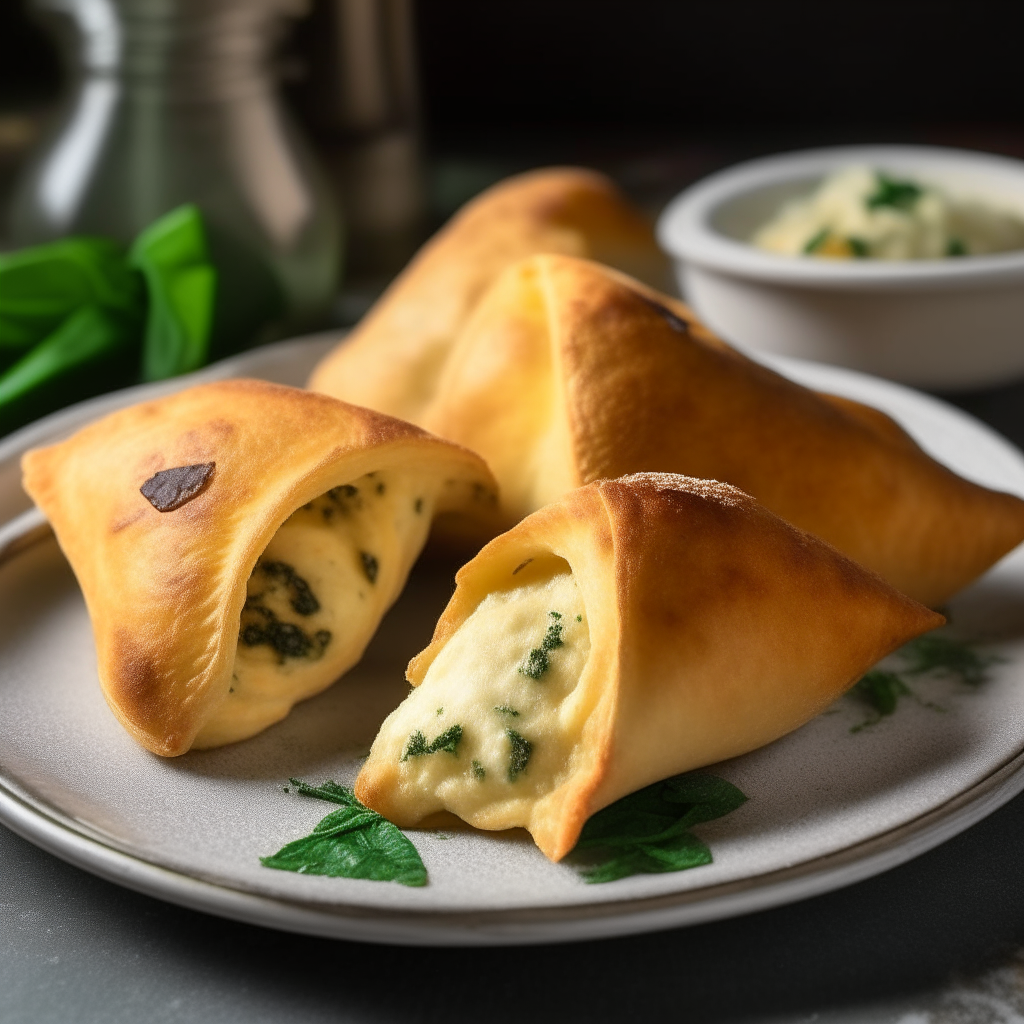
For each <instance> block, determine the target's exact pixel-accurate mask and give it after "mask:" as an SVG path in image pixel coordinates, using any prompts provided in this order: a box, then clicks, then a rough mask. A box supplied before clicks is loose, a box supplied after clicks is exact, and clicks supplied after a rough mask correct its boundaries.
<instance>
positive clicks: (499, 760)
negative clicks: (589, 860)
mask: <svg viewBox="0 0 1024 1024" xmlns="http://www.w3.org/2000/svg"><path fill="white" fill-rule="evenodd" d="M456 579H457V589H456V591H455V594H454V596H453V597H452V599H451V602H450V604H449V605H448V607H447V608H446V610H445V612H444V614H443V615H442V616H441V619H440V621H439V622H438V624H437V628H436V630H435V632H434V638H433V642H432V643H431V644H430V646H429V647H428V648H427V649H426V650H425V651H423V652H422V653H421V654H419V655H418V656H417V657H416V658H414V659H413V660H412V662H411V663H410V665H409V671H408V674H407V675H408V679H409V681H410V682H411V683H412V684H413V685H414V687H415V689H414V690H413V692H412V693H411V694H410V696H409V697H408V698H407V699H406V700H405V701H404V703H402V704H401V705H400V706H399V707H398V709H397V710H396V711H394V712H393V713H392V714H391V716H390V717H389V718H388V719H387V720H386V721H385V722H384V725H383V726H382V727H381V730H380V733H379V734H378V736H377V739H376V741H375V742H374V744H373V748H372V750H371V752H370V757H369V759H368V761H367V762H366V764H365V765H364V767H363V769H362V771H361V772H360V775H359V778H358V780H357V781H356V787H355V791H356V795H357V796H358V797H359V799H360V800H362V801H363V803H365V804H366V805H367V806H368V807H372V808H373V809H374V810H376V811H379V812H380V813H381V814H383V815H385V816H386V817H387V818H389V819H390V820H391V821H393V822H395V824H397V825H400V826H412V825H415V824H417V823H419V822H421V821H423V819H424V818H427V817H429V816H430V815H431V814H434V813H436V812H438V811H450V812H454V813H455V814H457V815H459V816H460V817H461V818H463V819H464V820H465V821H467V822H469V823H470V824H472V825H474V826H476V827H478V828H484V829H505V828H512V827H515V826H522V827H525V828H527V829H529V831H530V832H531V833H532V835H533V837H534V839H535V840H536V842H537V845H538V846H539V847H540V848H541V850H543V852H544V853H545V854H546V855H547V856H548V857H550V858H551V859H552V860H559V859H560V858H561V857H563V856H564V855H565V854H566V853H568V852H569V851H570V850H571V849H572V848H573V846H574V845H575V844H576V840H577V838H578V836H579V833H580V829H581V828H582V827H583V824H584V822H585V821H586V820H587V818H589V817H590V816H591V815H592V814H594V813H595V812H596V811H598V810H600V809H601V808H602V807H605V806H607V805H608V804H610V803H612V802H614V801H615V800H617V799H619V798H620V797H622V796H624V795H626V794H627V793H631V792H633V791H634V790H637V789H640V788H642V787H643V786H646V785H649V784H650V783H652V782H655V781H657V780H659V779H663V778H666V777H668V776H671V775H675V774H677V773H679V772H685V771H688V770H690V769H692V768H698V767H700V766H702V765H707V764H711V763H713V762H716V761H720V760H722V759H724V758H728V757H734V756H736V755H739V754H743V753H745V752H747V751H750V750H753V749H755V748H757V747H760V746H763V745H764V744H766V743H770V742H771V741H772V740H775V739H777V738H778V737H780V736H782V735H784V734H785V733H787V732H790V731H791V730H793V729H796V728H797V727H798V726H800V725H802V724H803V723H804V722H806V721H808V720H809V719H810V718H812V717H813V716H815V715H817V714H818V713H819V712H820V711H822V710H823V709H824V708H826V707H827V706H828V705H829V704H830V703H831V702H832V701H834V700H835V699H836V698H837V697H838V696H839V695H840V694H842V693H843V692H844V691H845V690H846V689H847V688H848V687H849V686H850V685H851V684H852V683H853V682H855V681H856V680H857V679H858V678H859V677H860V676H861V675H862V674H863V673H864V671H865V670H866V669H868V668H869V667H870V666H871V665H872V664H874V663H875V662H876V661H877V660H878V659H879V658H881V657H883V656H884V655H886V654H888V653H889V652H890V651H892V650H893V649H894V648H896V647H898V646H899V645H901V644H903V643H904V642H906V641H907V640H909V639H911V638H912V637H914V636H916V635H918V634H919V633H922V632H924V631H925V630H929V629H932V628H934V627H936V626H939V625H941V624H942V622H943V621H944V620H943V618H942V616H940V615H937V614H936V613H934V612H932V611H929V610H928V609H927V608H924V607H923V606H921V605H919V604H917V603H916V602H915V601H912V600H911V599H910V598H908V597H906V596H904V595H903V594H900V593H899V592H898V591H896V590H895V589H893V588H892V587H890V586H889V585H888V584H887V583H885V582H884V581H883V580H882V579H880V578H879V577H878V576H876V575H874V574H873V573H870V572H868V571H866V570H865V569H862V568H861V567H860V566H858V565H856V564H855V563H853V562H851V561H850V560H849V559H847V558H845V557H844V556H843V555H841V554H839V553H838V552H837V551H835V550H834V549H833V548H831V547H829V546H828V545H827V544H824V543H822V542H821V541H820V540H818V539H817V538H815V537H812V536H810V535H808V534H806V533H803V532H801V531H799V530H796V529H795V528H793V527H792V526H790V525H789V524H788V523H785V522H783V521H782V520H781V519H779V518H778V517H776V516H774V515H772V513H770V512H768V511H767V510H765V509H764V508H762V507H761V506H760V505H758V503H757V502H755V501H754V500H753V499H752V498H750V497H749V496H748V495H746V494H744V493H743V492H742V491H739V490H737V489H736V488H734V487H730V486H727V485H724V484H720V483H716V482H714V481H708V480H694V479H689V478H686V477H680V476H671V475H667V474H638V475H636V476H631V477H624V478H623V479H620V480H611V481H600V482H597V483H593V484H590V485H588V486H586V487H583V488H581V489H579V490H576V491H573V492H572V493H570V494H569V495H567V496H566V497H565V498H563V499H562V500H560V501H558V502H555V503H554V504H552V505H549V506H548V507H546V508H544V509H541V510H540V511H539V512H536V513H534V514H533V515H531V516H530V517H529V518H527V519H525V520H523V522H521V523H519V525H518V526H516V527H514V528H513V529H512V530H510V531H509V532H508V533H505V534H502V535H501V536H500V537H497V538H496V539H495V540H493V541H491V543H489V544H488V545H487V546H486V547H485V548H484V549H483V550H482V551H481V552H480V553H479V554H478V555H477V557H476V558H474V559H473V560H472V561H471V562H469V563H468V564H467V565H465V566H464V567H463V568H462V569H461V570H460V571H459V574H458V576H457V577H456Z"/></svg>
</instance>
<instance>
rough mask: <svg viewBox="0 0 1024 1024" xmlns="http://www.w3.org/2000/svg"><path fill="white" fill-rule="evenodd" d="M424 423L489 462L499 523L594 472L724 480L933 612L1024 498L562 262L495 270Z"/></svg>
mask: <svg viewBox="0 0 1024 1024" xmlns="http://www.w3.org/2000/svg"><path fill="white" fill-rule="evenodd" d="M422 422H423V425H424V426H425V427H426V428H427V429H428V430H431V431H433V432H434V433H437V434H439V435H441V436H442V437H448V438H450V439H452V440H454V441H457V442H459V443H460V444H464V445H466V446H467V447H469V448H472V449H473V450H474V451H477V452H479V453H480V454H481V455H482V456H483V457H484V458H485V459H486V460H487V462H488V464H489V465H490V467H491V469H492V470H493V471H494V473H495V475H496V477H497V478H498V481H499V483H500V485H501V490H502V502H503V510H504V513H505V518H506V522H507V523H512V522H515V521H517V520H518V519H520V518H521V517H522V516H524V515H527V514H528V513H530V512H532V511H533V510H535V509H537V508H540V507H542V506H543V505H545V504H547V503H548V502H550V501H553V500H555V499H556V498H557V497H559V495H561V494H563V493H565V492H566V491H567V490H568V489H570V488H572V487H577V486H580V485H581V484H585V483H588V482H589V481H591V480H596V479H600V478H603V477H607V478H612V477H617V476H621V475H623V474H625V473H632V472H639V471H652V470H653V471H659V472H672V473H683V474H686V475H689V476H695V477H705V478H709V479H718V480H724V481H727V482H729V483H731V484H734V485H736V486H737V487H740V488H742V489H743V490H744V491H746V492H747V493H748V494H751V495H753V496H754V497H755V498H756V499H757V500H758V501H759V502H761V503H762V504H763V505H765V506H766V507H767V508H769V509H770V510H771V511H773V512H775V513H776V514H777V515H779V516H781V517H782V518H783V519H786V520H788V521H789V522H791V523H793V524H794V525H795V526H798V527H800V528H801V529H804V530H808V531H809V532H811V533H814V534H816V535H817V536H819V537H821V538H823V539H824V540H826V541H828V542H829V543H831V544H833V545H835V547H837V548H838V549H839V550H840V551H842V552H844V553H845V554H847V555H849V556H850V557H851V558H853V559H855V560H856V561H858V562H860V563H861V564H862V565H865V566H867V567H868V568H870V569H873V570H874V571H876V572H878V573H879V574H880V575H882V576H884V577H885V578H886V579H887V580H888V581H889V582H890V583H892V584H893V585H894V586H896V587H897V588H898V589H900V590H902V591H903V592H904V593H906V594H909V595H910V596H911V597H913V598H915V599H917V600H919V601H922V602H924V603H925V604H928V605H931V606H933V607H934V606H936V605H937V604H940V603H941V602H943V601H945V600H946V599H947V598H948V597H949V596H950V595H952V594H953V593H955V592H956V591H957V590H959V589H960V588H962V587H964V586H965V585H966V584H968V583H969V582H970V581H971V580H973V579H975V578H976V577H977V576H979V575H980V574H981V573H982V572H984V571H985V570H986V569H988V568H989V567H990V566H991V565H992V564H993V563H994V562H996V561H997V560H998V559H999V558H1000V557H1002V556H1003V555H1004V554H1006V553H1007V552H1008V551H1010V550H1012V549H1013V548H1014V547H1016V545H1017V544H1018V543H1020V541H1021V540H1022V539H1024V502H1022V501H1021V500H1020V499H1019V498H1017V497H1014V496H1012V495H1009V494H1003V493H999V492H996V491H991V490H988V489H986V488H984V487H980V486H977V485H975V484H973V483H970V482H968V481H966V480H964V479H962V478H961V477H959V476H957V475H956V474H954V473H952V472H950V471H949V470H948V469H946V468H945V467H943V466H942V465H940V464H939V463H938V462H936V461H935V460H934V459H932V458H930V457H929V456H928V455H926V454H925V453H924V452H923V451H922V450H921V449H920V448H919V447H918V446H917V445H916V444H915V443H914V441H913V440H912V439H911V438H910V437H909V436H908V435H907V434H906V433H905V432H904V431H903V430H902V429H901V428H900V427H899V426H898V425H897V424H896V423H895V422H894V421H893V420H891V419H890V418H889V417H888V416H886V415H885V414H883V413H881V412H879V411H878V410H876V409H873V408H870V407H868V406H865V405H861V404H860V403H858V402H854V401H850V400H849V399H846V398H838V397H835V396H832V395H826V394H819V393H817V392H814V391H810V390H809V389H807V388H804V387H801V386H800V385H799V384H795V383H793V382H791V381H789V380H786V379H785V378H783V377H781V376H779V375H778V374H776V373H773V372H772V371H771V370H769V369H767V368H766V367H764V366H761V365H760V364H758V363H755V362H753V361H752V360H750V359H748V358H746V357H745V356H743V355H741V354H740V353H739V352H737V351H735V350H734V349H732V348H730V347H729V346H728V345H726V344H725V343H724V342H723V341H721V340H720V339H718V338H716V337H715V336H714V335H713V334H711V332H710V331H708V330H707V329H706V328H704V327H703V326H702V325H701V324H700V323H699V322H698V321H697V320H696V318H695V317H694V315H693V313H692V312H691V311H690V310H689V309H688V308H687V307H686V306H685V305H684V304H683V303H681V302H679V301H678V300H675V299H671V298H669V297H667V296H664V295H659V294H658V293H656V292H653V291H651V290H650V289H648V288H646V287H645V286H643V285H642V284H640V283H639V282H636V281H633V280H631V279H629V278H627V277H625V276H624V275H621V274H618V273H616V272H614V271H612V270H609V269H608V268H606V267H602V266H599V265H597V264H595V263H592V262H589V261H585V260H578V259H573V258H570V257H565V256H554V255H542V256H535V257H532V258H530V259H527V260H523V261H522V262H520V263H519V264H517V265H516V266H515V267H512V268H510V269H509V270H508V271H506V273H505V274H504V275H503V276H502V278H501V279H500V280H499V281H498V282H497V283H496V284H495V285H494V287H493V288H492V289H491V290H490V292H489V293H488V294H487V296H486V297H485V298H484V299H483V300H482V301H481V303H480V304H479V306H478V307H477V309H476V311H475V313H474V316H473V317H472V319H471V320H470V322H469V323H468V324H467V326H466V328H465V330H464V331H463V332H462V335H461V336H460V338H459V341H458V343H457V345H456V347H455V349H454V351H453V352H452V355H451V357H450V359H449V362H448V366H447V368H446V370H445V373H444V375H443V377H442V379H441V380H440V382H439V384H438V388H437V393H436V395H435V398H434V400H433V401H432V403H431V405H430V407H429V408H428V409H427V410H426V412H425V414H424V416H423V418H422Z"/></svg>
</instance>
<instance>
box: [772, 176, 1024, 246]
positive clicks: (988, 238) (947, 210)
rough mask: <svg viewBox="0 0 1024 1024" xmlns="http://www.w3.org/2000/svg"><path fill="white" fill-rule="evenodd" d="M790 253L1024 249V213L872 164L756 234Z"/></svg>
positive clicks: (829, 183) (790, 207)
mask: <svg viewBox="0 0 1024 1024" xmlns="http://www.w3.org/2000/svg"><path fill="white" fill-rule="evenodd" d="M752 241H753V243H754V245H756V246H758V247H759V248H761V249H766V250H767V251H769V252H776V253H781V254H783V255H787V256H801V255H803V256H815V257H826V258H832V259H855V258H864V257H867V258H874V259H884V260H913V259H942V258H945V257H951V256H971V255H980V254H983V253H995V252H1006V251H1009V250H1012V249H1022V248H1024V218H1022V217H1021V214H1020V213H1019V212H1018V211H1015V210H1012V209H1010V208H1008V207H1006V206H998V205H996V204H995V203H991V202H987V201H983V200H982V199H979V198H974V197H971V196H966V195H964V196H953V195H951V194H947V193H946V192H945V191H943V190H942V189H940V188H938V187H936V186H934V185H928V184H925V183H923V182H919V181H912V180H908V179H904V178H903V177H902V176H898V175H892V174H887V173H885V172H884V171H881V170H874V169H872V168H869V167H848V168H845V169H843V170H840V171H836V172H835V173H834V174H831V175H830V176H829V177H827V178H826V179H825V180H824V181H823V182H822V183H821V185H820V186H819V187H818V189H817V190H816V191H815V192H814V193H813V194H812V195H810V196H805V197H803V198H800V199H795V200H793V201H792V202H790V203H787V204H786V205H785V206H783V207H782V209H781V210H779V212H778V213H777V214H776V215H775V216H774V217H773V218H772V219H771V220H770V221H769V222H768V223H767V224H765V225H764V226H763V227H761V228H760V229H759V230H758V231H757V232H756V234H755V235H754V237H753V239H752Z"/></svg>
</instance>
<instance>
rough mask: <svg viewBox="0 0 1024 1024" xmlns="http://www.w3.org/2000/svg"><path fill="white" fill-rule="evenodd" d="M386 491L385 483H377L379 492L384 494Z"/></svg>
mask: <svg viewBox="0 0 1024 1024" xmlns="http://www.w3.org/2000/svg"><path fill="white" fill-rule="evenodd" d="M384 491H385V487H384V484H383V483H379V484H377V493H378V494H383V493H384Z"/></svg>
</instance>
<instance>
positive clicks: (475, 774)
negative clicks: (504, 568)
mask: <svg viewBox="0 0 1024 1024" xmlns="http://www.w3.org/2000/svg"><path fill="white" fill-rule="evenodd" d="M589 655H590V632H589V628H588V625H587V616H586V610H585V608H584V606H583V600H582V598H581V596H580V592H579V588H578V587H577V584H576V580H575V578H574V577H573V575H572V572H571V571H570V569H569V566H568V564H567V563H566V562H565V561H563V560H562V559H559V558H553V557H546V558H543V559H536V560H534V561H533V562H531V563H530V564H528V565H526V566H525V567H523V569H522V571H520V572H519V573H517V577H516V585H515V586H513V587H511V588H510V589H507V590H502V591H497V592H494V593H491V594H489V595H488V596H487V597H486V598H485V599H484V600H483V601H482V602H481V603H480V604H479V605H478V607H477V608H476V610H475V611H474V612H473V613H472V614H471V615H470V616H469V618H467V619H466V621H465V622H464V623H463V624H462V625H461V626H460V627H459V629H458V630H457V631H456V632H455V633H454V634H453V636H452V637H451V638H450V639H449V641H448V642H447V644H446V645H445V646H444V648H443V649H442V650H441V652H440V653H439V654H438V656H437V658H436V659H435V661H434V662H433V664H432V665H431V666H430V668H429V670H428V671H427V674H426V677H425V678H424V680H423V682H422V683H421V684H420V686H419V687H417V688H416V689H415V690H414V691H413V692H412V693H411V694H410V696H409V697H408V698H407V699H406V700H405V702H404V703H403V704H402V705H401V706H400V707H399V708H398V709H397V710H396V711H395V712H394V713H393V714H392V715H391V717H390V718H389V719H388V721H387V723H386V724H385V726H384V729H382V734H381V735H382V737H384V736H385V735H386V737H387V739H386V740H385V744H384V746H385V747H386V749H387V751H388V756H390V757H392V758H393V759H395V760H397V762H398V768H399V773H398V789H399V793H398V794H396V796H397V799H398V803H399V804H401V805H402V806H403V809H404V811H406V812H408V813H409V815H410V816H412V817H425V816H426V815H428V814H431V813H433V812H434V811H437V810H442V809H445V810H449V811H453V812H454V813H456V814H458V815H459V816H460V817H462V818H464V819H465V820H467V821H470V822H472V823H473V824H477V825H480V826H482V827H487V828H502V827H507V826H508V825H511V824H522V823H523V821H521V820H518V819H519V818H521V817H522V812H523V809H524V808H525V807H527V806H529V804H532V802H533V801H535V800H536V799H537V798H538V797H540V796H542V795H543V794H544V793H547V792H549V791H550V790H551V789H552V788H554V787H555V786H556V785H558V784H559V782H560V781H561V780H562V778H563V777H564V776H565V775H566V774H567V772H568V771H569V769H570V765H571V757H572V751H573V747H574V745H575V742H576V740H577V738H578V735H579V731H580V729H581V727H582V719H583V716H582V715H581V714H580V709H579V707H578V706H577V705H578V701H577V700H576V699H574V698H576V697H577V696H578V694H577V683H578V682H579V679H580V676H581V674H582V672H583V668H584V666H585V665H586V663H587V659H588V657H589ZM375 753H376V752H375Z"/></svg>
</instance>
